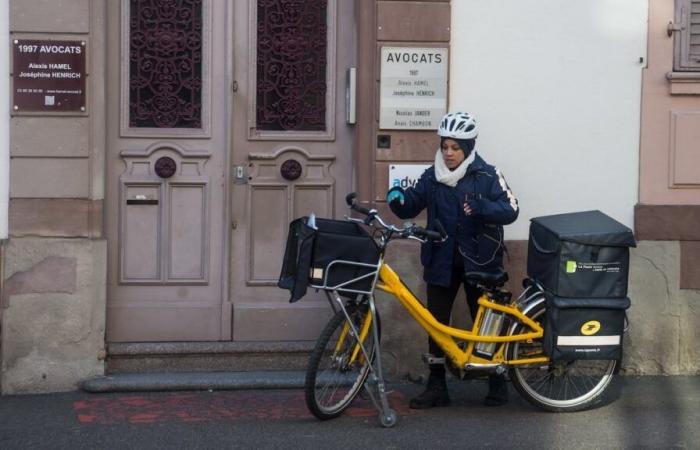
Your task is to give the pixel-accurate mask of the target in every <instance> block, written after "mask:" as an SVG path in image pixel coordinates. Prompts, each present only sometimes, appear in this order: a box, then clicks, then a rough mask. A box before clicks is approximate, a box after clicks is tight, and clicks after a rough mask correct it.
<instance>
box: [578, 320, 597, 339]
mask: <svg viewBox="0 0 700 450" xmlns="http://www.w3.org/2000/svg"><path fill="white" fill-rule="evenodd" d="M599 331H600V322H598V321H597V320H589V321H588V322H586V323H584V324H583V325H582V326H581V334H583V335H585V336H593V335H594V334H596V333H597V332H599Z"/></svg>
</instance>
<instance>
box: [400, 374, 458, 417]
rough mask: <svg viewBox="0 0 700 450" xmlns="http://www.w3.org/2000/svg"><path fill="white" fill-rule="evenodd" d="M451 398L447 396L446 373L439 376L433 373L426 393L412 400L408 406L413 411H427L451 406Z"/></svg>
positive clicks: (429, 378)
mask: <svg viewBox="0 0 700 450" xmlns="http://www.w3.org/2000/svg"><path fill="white" fill-rule="evenodd" d="M449 404H450V396H449V395H448V394H447V383H446V382H445V373H444V372H443V373H442V374H437V373H433V372H432V371H431V373H430V376H429V377H428V384H427V385H426V386H425V391H423V393H422V394H420V395H419V396H418V397H416V398H412V399H411V401H410V402H409V404H408V406H409V407H410V408H411V409H426V408H432V407H434V406H449Z"/></svg>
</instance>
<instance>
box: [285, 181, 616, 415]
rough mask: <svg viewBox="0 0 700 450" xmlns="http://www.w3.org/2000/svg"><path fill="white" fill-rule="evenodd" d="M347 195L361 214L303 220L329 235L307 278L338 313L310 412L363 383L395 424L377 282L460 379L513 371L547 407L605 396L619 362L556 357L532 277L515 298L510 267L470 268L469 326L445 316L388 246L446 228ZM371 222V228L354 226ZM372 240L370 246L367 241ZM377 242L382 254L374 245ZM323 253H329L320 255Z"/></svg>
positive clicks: (433, 237)
mask: <svg viewBox="0 0 700 450" xmlns="http://www.w3.org/2000/svg"><path fill="white" fill-rule="evenodd" d="M347 201H348V205H349V206H350V208H351V209H353V210H354V211H357V212H358V213H360V214H363V215H364V216H365V219H364V220H362V219H355V218H348V219H347V221H327V223H326V222H319V223H318V224H317V223H311V224H308V223H307V225H308V226H309V228H310V229H311V232H312V233H313V232H316V233H321V234H322V235H323V238H319V237H316V242H315V243H314V244H313V245H311V247H309V249H308V252H307V253H309V254H313V257H312V258H311V259H312V260H313V261H312V262H311V263H310V265H311V267H309V268H308V272H306V274H310V275H309V276H310V280H309V286H310V287H312V288H316V289H322V290H323V291H325V292H326V293H327V295H328V299H329V301H330V303H331V306H332V307H333V309H334V311H335V314H334V316H333V317H332V318H331V320H330V321H329V322H328V324H327V325H326V326H325V328H324V329H323V331H322V332H321V335H320V336H319V338H318V341H317V343H316V346H315V349H314V350H313V352H312V354H311V356H310V358H309V363H308V369H307V373H306V384H305V397H306V404H307V406H308V408H309V410H310V411H311V412H312V413H313V415H314V416H316V417H317V418H319V419H322V420H327V419H331V418H334V417H337V416H339V415H341V414H342V413H343V411H345V409H347V408H348V407H349V406H350V405H351V403H352V402H353V400H354V399H355V397H356V396H357V395H358V394H359V393H360V391H361V390H362V389H363V388H365V390H366V392H367V394H368V396H369V398H370V399H371V400H372V402H373V403H374V405H375V407H376V408H377V410H378V412H379V420H380V423H381V425H382V426H385V427H391V426H393V425H394V424H395V423H396V413H395V411H393V410H392V409H391V408H390V406H389V404H388V401H387V397H386V388H385V382H384V378H383V375H382V364H381V351H380V346H379V342H380V336H381V331H380V320H379V314H378V312H377V309H376V307H375V297H374V292H375V289H379V290H381V291H384V292H386V293H388V294H391V295H393V296H394V297H396V299H398V301H399V302H400V303H401V305H402V306H403V307H404V308H405V309H406V310H407V311H408V313H409V314H410V315H411V316H412V317H413V318H414V319H415V320H416V321H417V322H418V324H419V325H420V326H421V327H422V328H423V329H424V330H425V331H426V332H427V333H428V334H429V335H430V336H431V337H432V338H433V339H434V340H435V342H437V343H438V344H439V346H440V347H441V348H442V349H443V350H444V352H445V356H446V363H447V366H448V368H449V369H450V370H451V372H452V373H453V374H454V375H455V376H456V377H458V378H460V379H468V378H473V377H474V376H482V375H486V374H490V373H498V374H503V373H505V372H508V374H509V376H510V380H511V381H512V383H513V386H514V387H515V389H516V390H517V391H518V392H519V393H520V395H522V396H523V397H524V398H525V399H526V400H527V401H529V402H530V403H532V404H533V405H536V406H538V407H540V408H543V409H545V410H549V411H556V412H563V411H578V410H582V409H585V408H589V407H590V406H592V405H594V404H595V403H597V402H598V401H599V400H600V398H601V395H602V394H603V392H604V391H605V389H606V388H607V387H608V385H609V384H610V382H611V380H612V377H613V373H614V372H615V367H616V364H617V361H616V360H590V359H587V360H573V361H550V359H549V357H548V356H547V355H546V354H545V353H544V352H543V346H542V338H543V334H544V330H543V327H544V318H545V298H544V292H543V290H542V288H541V287H540V286H539V285H538V284H537V283H535V282H532V281H528V280H526V282H525V283H524V284H525V290H524V292H523V293H522V294H521V295H520V296H519V297H518V298H517V299H515V300H514V299H512V296H511V293H510V292H508V291H506V290H505V289H503V288H502V286H503V285H504V283H505V282H506V281H507V278H508V277H507V274H506V273H505V272H500V273H480V272H468V273H466V274H465V277H466V279H467V280H468V282H471V283H474V284H476V285H477V286H479V287H480V288H481V289H482V291H483V295H482V296H481V298H479V301H478V303H479V308H478V311H477V314H476V317H475V318H474V321H473V322H474V323H473V327H472V329H471V330H463V329H458V328H454V327H451V326H448V325H444V324H441V323H439V322H438V321H437V320H436V319H435V318H434V317H433V316H432V315H431V314H430V312H429V311H428V310H427V308H426V307H424V306H423V305H422V304H421V302H420V301H419V300H418V299H417V298H416V296H415V295H414V294H413V293H412V292H411V291H410V290H409V289H408V288H407V287H406V285H405V284H404V283H403V282H402V281H401V278H400V277H399V276H398V275H397V274H396V272H394V271H393V270H392V269H391V268H390V267H389V266H388V265H387V264H386V263H384V253H385V251H386V249H387V246H388V244H389V243H390V242H391V241H392V240H395V239H413V240H417V241H420V242H426V241H440V240H444V239H445V233H444V231H442V232H436V231H432V230H426V229H423V228H421V227H418V226H416V225H408V226H405V227H403V228H399V227H396V226H394V225H390V224H387V223H386V222H384V220H382V218H381V217H380V216H379V214H378V213H377V211H376V210H368V209H366V208H363V207H361V206H360V205H357V204H356V202H355V196H354V194H350V195H348V197H347ZM321 220H323V219H321ZM307 222H308V221H307ZM305 223H306V222H305ZM331 225H332V226H331ZM324 227H327V228H326V229H324ZM353 227H359V228H353ZM439 227H440V226H439ZM366 228H369V229H371V230H373V234H372V235H370V234H369V233H367V234H365V235H363V232H362V231H358V230H360V229H366ZM440 228H441V227H440ZM297 237H298V236H297ZM302 237H303V236H302ZM368 240H369V241H368ZM368 242H372V244H370V245H369V246H368ZM302 244H303V242H302V240H299V241H294V243H293V244H290V243H289V241H288V247H287V252H288V253H289V252H290V248H291V249H292V253H293V255H292V256H293V257H294V258H295V260H297V261H298V260H300V258H301V259H303V258H302V257H303V253H304V251H305V250H304V245H302ZM372 245H375V246H376V252H372V251H371V246H372ZM324 246H325V248H324ZM358 249H359V253H358ZM367 249H370V250H369V251H368V250H367ZM367 253H371V255H369V256H368V255H367ZM326 254H329V255H330V256H328V257H327V258H326V260H323V255H326ZM358 254H359V257H358ZM347 255H350V256H347ZM362 255H364V259H363V256H362ZM285 258H287V256H285ZM328 258H335V259H332V260H328ZM373 259H374V261H372V260H373ZM317 266H318V267H317ZM296 269H299V268H296ZM301 269H302V270H306V269H307V268H306V267H303V268H301ZM306 274H304V276H306ZM299 295H303V293H302V294H299ZM426 358H427V359H428V361H427V362H436V361H434V360H429V358H430V355H426Z"/></svg>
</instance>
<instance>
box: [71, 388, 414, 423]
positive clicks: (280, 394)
mask: <svg viewBox="0 0 700 450" xmlns="http://www.w3.org/2000/svg"><path fill="white" fill-rule="evenodd" d="M388 397H389V403H390V404H391V407H392V408H393V409H394V410H396V412H397V414H398V415H400V416H406V415H411V414H414V411H412V410H410V409H408V401H407V400H406V398H405V397H404V396H403V394H401V393H400V392H397V391H394V392H392V393H390V394H389V395H388ZM73 410H74V411H75V412H76V416H77V419H78V421H79V422H80V423H83V424H102V425H110V424H119V423H133V424H148V423H162V422H183V423H190V422H205V421H220V420H240V419H267V420H281V419H300V418H312V417H313V416H312V415H311V413H309V411H308V410H307V409H306V403H305V402H304V394H303V392H299V391H264V392H261V391H229V392H213V393H209V392H196V393H187V394H182V393H154V394H149V395H148V397H145V396H141V395H139V396H121V397H96V398H93V399H88V400H81V401H76V402H74V403H73ZM344 415H345V416H350V417H374V416H376V415H377V410H376V409H375V408H374V405H373V404H372V402H371V401H370V400H368V399H362V398H357V399H356V400H355V402H354V403H353V405H352V406H351V407H350V408H349V409H348V410H347V411H345V414H344Z"/></svg>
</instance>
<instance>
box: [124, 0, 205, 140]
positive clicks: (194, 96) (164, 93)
mask: <svg viewBox="0 0 700 450" xmlns="http://www.w3.org/2000/svg"><path fill="white" fill-rule="evenodd" d="M202 53H203V51H202V2H201V1H188V0H174V1H167V2H161V1H156V0H130V13H129V127H132V128H202Z"/></svg>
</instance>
